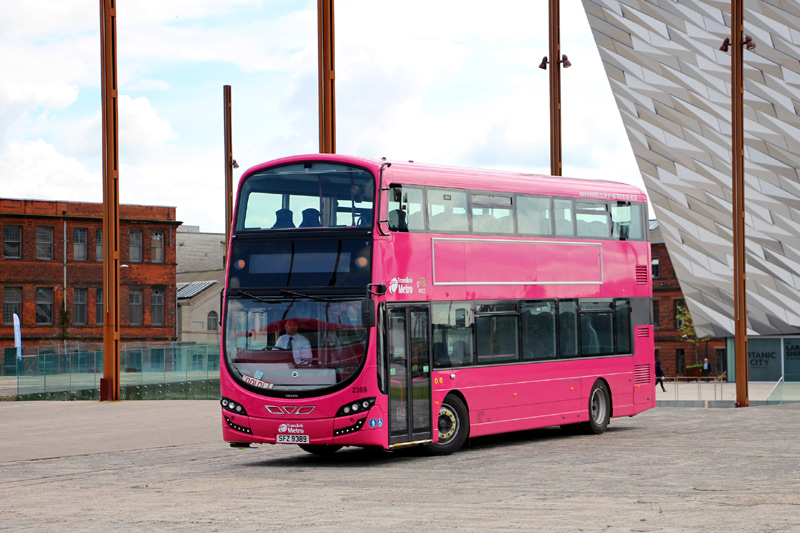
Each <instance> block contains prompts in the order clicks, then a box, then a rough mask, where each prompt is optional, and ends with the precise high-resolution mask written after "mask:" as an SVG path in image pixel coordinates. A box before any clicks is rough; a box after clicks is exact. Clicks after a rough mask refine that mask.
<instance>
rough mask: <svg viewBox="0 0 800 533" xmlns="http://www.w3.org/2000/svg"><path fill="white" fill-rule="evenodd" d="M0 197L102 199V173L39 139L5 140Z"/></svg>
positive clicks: (85, 200)
mask: <svg viewBox="0 0 800 533" xmlns="http://www.w3.org/2000/svg"><path fill="white" fill-rule="evenodd" d="M0 176H2V181H3V197H7V198H26V199H38V200H68V201H84V202H102V200H103V181H102V180H103V178H102V174H100V173H96V172H89V171H88V170H87V169H86V168H85V167H84V166H83V165H82V164H81V163H80V162H79V161H78V160H76V159H75V158H74V157H69V156H64V155H62V154H60V153H58V151H57V150H56V148H55V147H54V146H53V145H51V144H48V143H46V142H44V141H43V140H41V139H37V140H33V141H24V142H17V141H13V142H10V143H8V146H7V147H6V149H5V150H4V151H3V152H2V153H0Z"/></svg>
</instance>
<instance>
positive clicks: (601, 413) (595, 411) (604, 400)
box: [586, 379, 611, 435]
mask: <svg viewBox="0 0 800 533" xmlns="http://www.w3.org/2000/svg"><path fill="white" fill-rule="evenodd" d="M610 420H611V395H610V394H609V393H608V386H607V385H606V384H605V382H604V381H601V380H599V379H598V380H597V381H595V382H594V385H592V392H591V393H590V394H589V422H588V423H587V424H586V430H587V433H590V434H591V433H594V434H595V435H599V434H600V433H603V432H604V431H605V430H606V428H607V427H608V422H609V421H610Z"/></svg>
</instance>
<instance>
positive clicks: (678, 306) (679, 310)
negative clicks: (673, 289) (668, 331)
mask: <svg viewBox="0 0 800 533" xmlns="http://www.w3.org/2000/svg"><path fill="white" fill-rule="evenodd" d="M685 313H686V300H684V299H683V298H678V299H676V300H675V329H678V330H680V329H681V328H682V327H683V326H684V325H685V324H686V320H685V316H686V315H685Z"/></svg>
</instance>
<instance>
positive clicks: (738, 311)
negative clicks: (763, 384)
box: [731, 0, 750, 407]
mask: <svg viewBox="0 0 800 533" xmlns="http://www.w3.org/2000/svg"><path fill="white" fill-rule="evenodd" d="M742 4H743V2H742V0H731V48H732V52H731V92H732V93H733V94H732V95H731V97H732V105H731V108H732V112H731V115H732V118H731V123H732V135H733V139H732V141H731V144H732V169H733V179H732V181H733V191H732V192H733V305H734V321H735V332H734V346H735V350H736V357H735V364H736V407H747V406H748V405H749V404H750V401H749V399H748V393H747V381H748V368H747V363H748V353H747V301H746V300H747V290H746V286H745V280H746V278H745V226H744V212H745V211H744V79H743V78H744V75H743V67H742V63H743V48H742V34H743V33H744V32H743V30H744V17H743V9H742Z"/></svg>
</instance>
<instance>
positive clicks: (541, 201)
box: [517, 196, 553, 235]
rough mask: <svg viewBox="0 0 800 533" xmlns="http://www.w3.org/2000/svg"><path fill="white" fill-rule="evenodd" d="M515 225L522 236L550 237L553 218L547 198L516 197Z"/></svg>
mask: <svg viewBox="0 0 800 533" xmlns="http://www.w3.org/2000/svg"><path fill="white" fill-rule="evenodd" d="M517 223H518V224H519V233H520V234H522V235H552V234H553V217H552V208H551V207H550V198H549V197H547V196H542V197H530V196H518V197H517Z"/></svg>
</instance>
